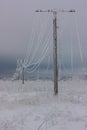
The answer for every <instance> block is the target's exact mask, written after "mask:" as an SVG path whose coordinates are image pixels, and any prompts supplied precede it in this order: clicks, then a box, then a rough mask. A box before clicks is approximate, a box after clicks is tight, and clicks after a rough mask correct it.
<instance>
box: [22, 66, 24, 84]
mask: <svg viewBox="0 0 87 130" xmlns="http://www.w3.org/2000/svg"><path fill="white" fill-rule="evenodd" d="M22 84H24V67H23V68H22Z"/></svg>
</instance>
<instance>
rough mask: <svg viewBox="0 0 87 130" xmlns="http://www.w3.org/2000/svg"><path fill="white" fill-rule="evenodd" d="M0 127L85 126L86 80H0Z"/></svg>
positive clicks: (45, 129) (73, 129)
mask: <svg viewBox="0 0 87 130" xmlns="http://www.w3.org/2000/svg"><path fill="white" fill-rule="evenodd" d="M0 130H87V80H81V79H80V80H79V79H76V80H75V79H73V80H66V81H59V94H58V96H54V94H53V82H52V81H40V80H38V81H26V82H25V84H24V85H23V84H21V81H3V80H1V81H0Z"/></svg>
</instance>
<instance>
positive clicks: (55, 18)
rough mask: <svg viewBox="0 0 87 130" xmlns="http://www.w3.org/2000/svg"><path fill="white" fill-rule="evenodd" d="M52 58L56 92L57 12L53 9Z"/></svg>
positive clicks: (55, 90)
mask: <svg viewBox="0 0 87 130" xmlns="http://www.w3.org/2000/svg"><path fill="white" fill-rule="evenodd" d="M53 16H54V18H53V60H54V94H55V95H56V94H58V63H57V62H58V61H57V12H56V11H53Z"/></svg>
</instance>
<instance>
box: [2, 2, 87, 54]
mask: <svg viewBox="0 0 87 130" xmlns="http://www.w3.org/2000/svg"><path fill="white" fill-rule="evenodd" d="M36 9H76V10H77V11H78V12H79V19H78V20H79V27H80V36H81V42H82V45H83V49H84V52H85V54H86V50H87V36H86V35H87V0H0V56H7V55H8V56H9V55H11V56H16V55H19V54H21V53H23V52H24V51H25V50H26V47H27V45H28V40H29V37H28V36H29V23H30V19H31V18H32V12H34V11H35V10H36Z"/></svg>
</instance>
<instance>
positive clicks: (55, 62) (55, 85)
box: [35, 9, 76, 95]
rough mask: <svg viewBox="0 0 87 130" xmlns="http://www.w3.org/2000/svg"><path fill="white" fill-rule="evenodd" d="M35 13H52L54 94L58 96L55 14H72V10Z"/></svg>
mask: <svg viewBox="0 0 87 130" xmlns="http://www.w3.org/2000/svg"><path fill="white" fill-rule="evenodd" d="M35 12H46V13H53V16H54V17H53V61H54V94H55V95H57V94H58V61H57V56H58V55H57V28H58V26H57V13H62V12H63V13H64V12H67V13H68V12H69V13H74V12H76V11H75V10H74V9H71V10H41V9H40V10H36V11H35Z"/></svg>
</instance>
